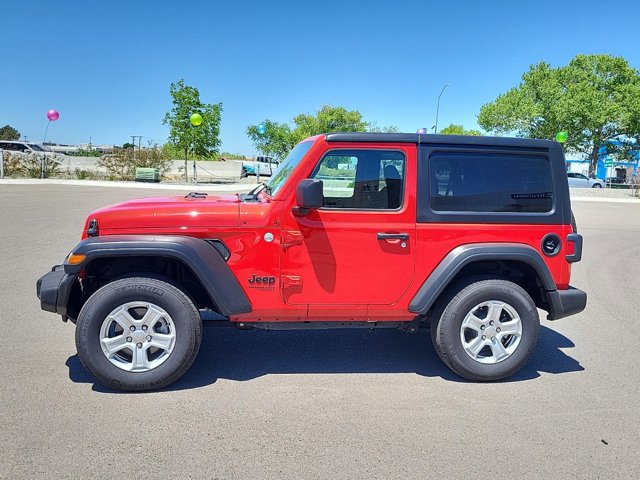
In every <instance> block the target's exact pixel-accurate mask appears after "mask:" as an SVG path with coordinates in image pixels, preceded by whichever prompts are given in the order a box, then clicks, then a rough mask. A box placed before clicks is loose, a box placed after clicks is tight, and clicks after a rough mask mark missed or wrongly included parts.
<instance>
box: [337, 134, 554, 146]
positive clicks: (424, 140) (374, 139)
mask: <svg viewBox="0 0 640 480" xmlns="http://www.w3.org/2000/svg"><path fill="white" fill-rule="evenodd" d="M326 141H327V142H363V143H367V142H370V143H415V144H420V145H424V144H446V145H483V146H487V145H488V146H490V145H495V146H500V147H519V148H523V147H524V148H544V149H549V148H552V147H553V146H555V145H559V144H558V143H557V142H554V141H551V140H540V139H534V138H513V137H485V136H470V135H434V134H428V133H427V134H419V133H327V134H326Z"/></svg>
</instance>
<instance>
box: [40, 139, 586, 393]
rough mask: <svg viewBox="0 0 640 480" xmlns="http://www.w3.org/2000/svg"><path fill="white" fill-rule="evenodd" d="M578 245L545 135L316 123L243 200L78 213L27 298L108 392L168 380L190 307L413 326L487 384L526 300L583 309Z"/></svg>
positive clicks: (524, 332)
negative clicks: (58, 259)
mask: <svg viewBox="0 0 640 480" xmlns="http://www.w3.org/2000/svg"><path fill="white" fill-rule="evenodd" d="M581 255H582V237H581V236H580V235H579V234H578V233H577V231H576V226H575V222H574V221H573V215H572V212H571V203H570V199H569V187H568V183H567V174H566V170H565V161H564V154H563V150H562V146H561V145H560V144H558V143H556V142H552V141H546V140H532V139H520V138H491V137H467V136H447V135H423V134H396V133H392V134H383V133H332V134H324V135H317V136H314V137H311V138H308V139H306V140H304V141H302V142H301V143H299V144H298V145H297V146H296V147H295V148H293V150H292V151H291V153H290V154H289V155H288V156H287V158H286V159H285V160H284V161H283V162H282V164H281V165H280V167H279V169H278V170H277V172H275V174H274V175H273V176H272V177H271V178H270V179H269V181H268V182H266V183H262V184H259V185H257V186H256V187H255V188H254V189H253V191H251V192H249V193H248V194H236V195H216V196H214V195H208V194H206V193H198V192H193V193H190V194H188V195H186V196H180V197H158V198H147V199H140V200H133V201H128V202H125V203H121V204H118V205H114V206H110V207H107V208H104V209H101V210H97V211H95V212H93V213H91V214H89V215H88V217H87V219H86V222H85V226H84V230H83V232H82V238H81V241H80V243H79V244H78V245H76V246H75V247H74V248H73V250H72V251H71V253H70V254H69V255H68V257H67V258H66V259H65V261H64V264H63V265H58V266H55V267H53V269H52V270H51V271H50V272H49V273H47V274H46V275H44V276H43V277H42V278H40V279H39V280H38V282H37V294H38V298H39V299H40V302H41V307H42V309H43V310H46V311H50V312H55V313H58V314H59V315H61V316H62V318H63V320H65V321H66V320H68V319H70V320H71V321H72V322H73V323H75V325H76V333H75V340H76V346H77V350H78V355H79V358H80V360H81V361H82V363H83V364H84V366H85V367H86V368H87V369H88V370H89V372H91V374H93V375H94V376H95V377H96V378H97V379H98V380H99V381H100V382H102V383H104V384H105V385H107V386H108V387H110V388H113V389H119V390H129V391H139V390H150V389H158V388H162V387H165V386H167V385H169V384H171V383H172V382H175V381H176V380H177V379H178V378H180V377H181V376H182V375H183V374H184V373H185V371H186V370H187V369H188V368H189V366H190V365H191V364H192V362H193V361H194V359H195V357H196V354H197V353H198V349H199V347H200V341H201V336H202V321H203V318H204V319H208V320H212V319H216V320H217V321H221V322H227V324H228V325H235V326H236V327H239V328H243V329H244V328H261V329H271V330H278V329H306V328H316V329H318V328H319V329H325V328H398V329H401V330H402V331H405V332H408V333H411V332H416V331H418V330H419V329H421V328H428V329H430V333H431V339H432V341H433V345H434V347H435V350H436V352H437V354H438V355H439V357H440V358H441V359H442V361H443V362H444V363H445V364H446V365H447V366H448V367H450V368H451V370H453V371H454V372H455V373H456V374H458V375H460V376H461V377H464V378H465V379H468V380H472V381H496V380H501V379H504V378H506V377H509V376H510V375H513V374H514V373H515V372H517V371H518V370H519V369H520V368H521V367H522V366H523V365H524V364H525V362H527V360H528V359H529V357H530V356H531V354H532V352H533V351H534V348H535V345H536V341H537V337H538V330H539V316H538V309H541V310H545V311H546V312H548V316H547V318H548V319H549V320H557V319H560V318H563V317H566V316H568V315H573V314H576V313H578V312H581V311H582V310H583V309H584V308H585V306H586V302H587V295H586V293H585V292H583V291H580V290H578V289H575V288H573V287H571V286H570V285H569V280H570V275H571V266H572V264H573V263H574V262H577V261H579V260H580V258H581ZM425 348H426V346H425Z"/></svg>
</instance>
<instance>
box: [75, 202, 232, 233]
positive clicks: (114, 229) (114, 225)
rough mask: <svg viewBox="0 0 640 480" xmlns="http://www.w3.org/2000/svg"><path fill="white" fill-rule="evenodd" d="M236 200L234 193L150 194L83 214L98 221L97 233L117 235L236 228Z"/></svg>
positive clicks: (88, 219) (88, 218)
mask: <svg viewBox="0 0 640 480" xmlns="http://www.w3.org/2000/svg"><path fill="white" fill-rule="evenodd" d="M239 205H240V199H239V198H238V196H237V195H219V196H217V195H203V196H195V197H190V196H189V195H187V196H184V197H182V196H181V197H150V198H140V199H136V200H130V201H128V202H124V203H118V204H116V205H110V206H108V207H104V208H101V209H100V210H96V211H95V212H92V213H91V214H90V215H88V217H87V222H86V224H85V232H86V227H87V224H88V222H89V221H90V220H92V219H94V218H95V219H97V220H98V225H99V230H100V234H101V235H102V234H116V233H118V234H121V233H127V231H131V232H133V231H139V230H140V229H151V228H153V229H163V230H166V231H172V230H175V231H176V233H177V232H180V231H184V230H188V229H191V228H204V227H237V226H238V217H239V208H240V207H239Z"/></svg>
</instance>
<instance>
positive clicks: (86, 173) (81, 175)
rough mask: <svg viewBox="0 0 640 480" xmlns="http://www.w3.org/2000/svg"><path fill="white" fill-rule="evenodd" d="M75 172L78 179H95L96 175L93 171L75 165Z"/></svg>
mask: <svg viewBox="0 0 640 480" xmlns="http://www.w3.org/2000/svg"><path fill="white" fill-rule="evenodd" d="M75 174H76V178H77V179H78V180H95V179H96V178H97V175H96V174H95V173H94V172H92V171H91V170H86V169H84V168H78V167H76V169H75Z"/></svg>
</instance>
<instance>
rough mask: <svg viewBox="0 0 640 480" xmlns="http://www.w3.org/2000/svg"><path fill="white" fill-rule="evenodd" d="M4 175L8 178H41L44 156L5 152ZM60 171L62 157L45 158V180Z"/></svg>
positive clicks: (50, 156) (48, 156) (49, 156)
mask: <svg viewBox="0 0 640 480" xmlns="http://www.w3.org/2000/svg"><path fill="white" fill-rule="evenodd" d="M3 157H4V174H5V176H7V177H30V178H40V175H41V173H42V155H38V154H33V153H9V152H4V153H3ZM59 171H60V156H59V155H47V156H46V157H45V171H44V176H45V178H49V177H52V176H54V175H56V174H57V173H58V172H59Z"/></svg>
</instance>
